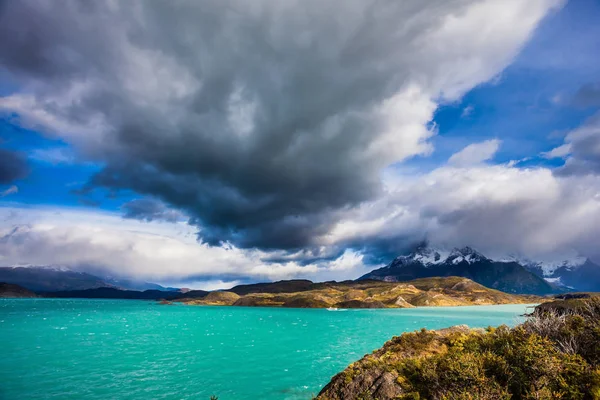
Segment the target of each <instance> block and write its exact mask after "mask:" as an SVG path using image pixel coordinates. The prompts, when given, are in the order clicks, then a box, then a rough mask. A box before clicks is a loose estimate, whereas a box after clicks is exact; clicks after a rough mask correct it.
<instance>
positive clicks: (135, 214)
mask: <svg viewBox="0 0 600 400" xmlns="http://www.w3.org/2000/svg"><path fill="white" fill-rule="evenodd" d="M121 208H122V210H123V218H133V219H137V220H140V221H147V222H151V221H166V222H177V221H181V220H182V219H185V218H184V215H183V214H182V213H180V212H179V211H177V210H171V209H169V208H168V207H167V206H166V205H165V204H164V203H162V202H160V201H157V200H154V199H135V200H131V201H129V202H127V203H125V204H123V206H122V207H121Z"/></svg>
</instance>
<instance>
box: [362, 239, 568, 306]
mask: <svg viewBox="0 0 600 400" xmlns="http://www.w3.org/2000/svg"><path fill="white" fill-rule="evenodd" d="M434 276H462V277H465V278H469V279H472V280H473V281H475V282H478V283H480V284H482V285H484V286H487V287H489V288H493V289H498V290H501V291H503V292H507V293H528V294H538V295H545V294H549V293H553V292H556V290H557V288H555V287H553V286H552V285H551V284H550V283H549V282H547V281H545V280H544V279H543V278H542V277H540V276H538V275H536V274H535V273H533V272H531V271H529V270H527V268H525V267H524V266H523V265H521V264H519V263H518V262H516V261H504V262H500V261H494V260H492V259H490V258H488V257H486V256H484V255H483V254H481V253H479V252H477V251H475V250H473V249H472V248H470V247H465V248H462V249H453V250H451V251H447V252H445V251H441V250H435V249H431V248H429V247H427V246H421V247H418V248H417V249H416V250H415V251H413V252H412V253H411V254H409V255H407V256H400V257H398V258H396V259H395V260H394V261H392V262H391V263H390V264H389V265H387V266H385V267H383V268H379V269H376V270H374V271H371V272H369V273H368V274H366V275H364V276H362V277H361V278H360V279H377V280H382V281H388V282H397V281H406V280H410V279H416V278H428V277H434Z"/></svg>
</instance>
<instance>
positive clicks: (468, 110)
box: [460, 104, 475, 118]
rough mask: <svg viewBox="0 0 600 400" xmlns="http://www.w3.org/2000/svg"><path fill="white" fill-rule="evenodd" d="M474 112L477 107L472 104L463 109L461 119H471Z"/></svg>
mask: <svg viewBox="0 0 600 400" xmlns="http://www.w3.org/2000/svg"><path fill="white" fill-rule="evenodd" d="M474 110H475V107H474V106H473V105H472V104H469V105H468V106H466V107H465V108H463V110H462V113H460V117H461V118H469V117H470V116H471V115H472V114H473V111H474Z"/></svg>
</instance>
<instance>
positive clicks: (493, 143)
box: [448, 139, 502, 166]
mask: <svg viewBox="0 0 600 400" xmlns="http://www.w3.org/2000/svg"><path fill="white" fill-rule="evenodd" d="M501 143H502V142H501V141H500V140H498V139H490V140H486V141H484V142H481V143H473V144H470V145H468V146H467V147H465V148H464V149H462V150H461V151H459V152H458V153H456V154H453V155H452V156H451V157H450V159H449V160H448V163H450V164H452V165H455V166H468V165H475V164H480V163H482V162H484V161H487V160H489V159H491V158H492V157H494V154H496V152H497V151H498V149H499V148H500V144H501Z"/></svg>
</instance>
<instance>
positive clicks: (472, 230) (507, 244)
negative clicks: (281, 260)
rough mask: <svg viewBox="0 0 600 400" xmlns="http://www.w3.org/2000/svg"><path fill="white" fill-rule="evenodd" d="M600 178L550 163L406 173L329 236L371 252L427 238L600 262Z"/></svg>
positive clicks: (393, 251)
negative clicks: (563, 171)
mask: <svg viewBox="0 0 600 400" xmlns="http://www.w3.org/2000/svg"><path fill="white" fill-rule="evenodd" d="M599 221H600V177H598V176H572V177H568V178H563V177H558V176H556V175H554V174H553V173H552V170H550V169H547V168H534V169H521V168H515V167H511V166H508V165H486V164H480V165H476V166H469V167H453V166H443V167H440V168H438V169H435V170H433V171H431V172H430V173H427V174H423V175H420V176H413V175H406V176H405V175H398V176H396V177H395V178H394V179H393V180H391V181H390V182H389V183H388V186H387V196H385V197H383V198H382V199H379V200H378V201H376V202H372V203H369V204H364V205H362V206H361V207H358V208H356V209H353V210H351V211H349V212H348V214H347V215H346V216H345V218H344V219H343V220H342V221H340V222H339V223H338V224H337V225H336V226H335V228H334V229H333V230H332V231H331V232H330V233H329V234H328V236H327V237H326V239H327V240H328V242H329V243H331V244H332V245H333V244H336V245H342V246H343V245H351V246H355V248H363V249H364V250H365V252H366V253H368V254H378V253H379V254H385V255H386V256H387V257H388V258H387V260H389V257H390V256H393V255H397V254H400V253H401V252H403V251H405V250H406V249H407V248H409V247H410V246H411V245H414V244H415V243H416V242H418V241H420V240H423V239H427V240H428V241H429V242H431V243H432V244H433V245H437V246H444V247H454V246H465V245H469V246H473V247H475V248H477V249H479V250H481V251H482V252H484V253H485V254H489V255H490V256H502V255H506V254H509V253H521V254H527V255H530V256H531V257H532V258H536V257H539V256H544V257H549V258H552V257H553V256H555V255H557V254H565V253H568V252H570V251H576V252H579V253H580V254H583V255H586V256H589V257H592V258H594V259H595V260H600V249H598V246H597V243H596V242H597V241H596V238H597V237H598V235H600V223H599Z"/></svg>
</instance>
